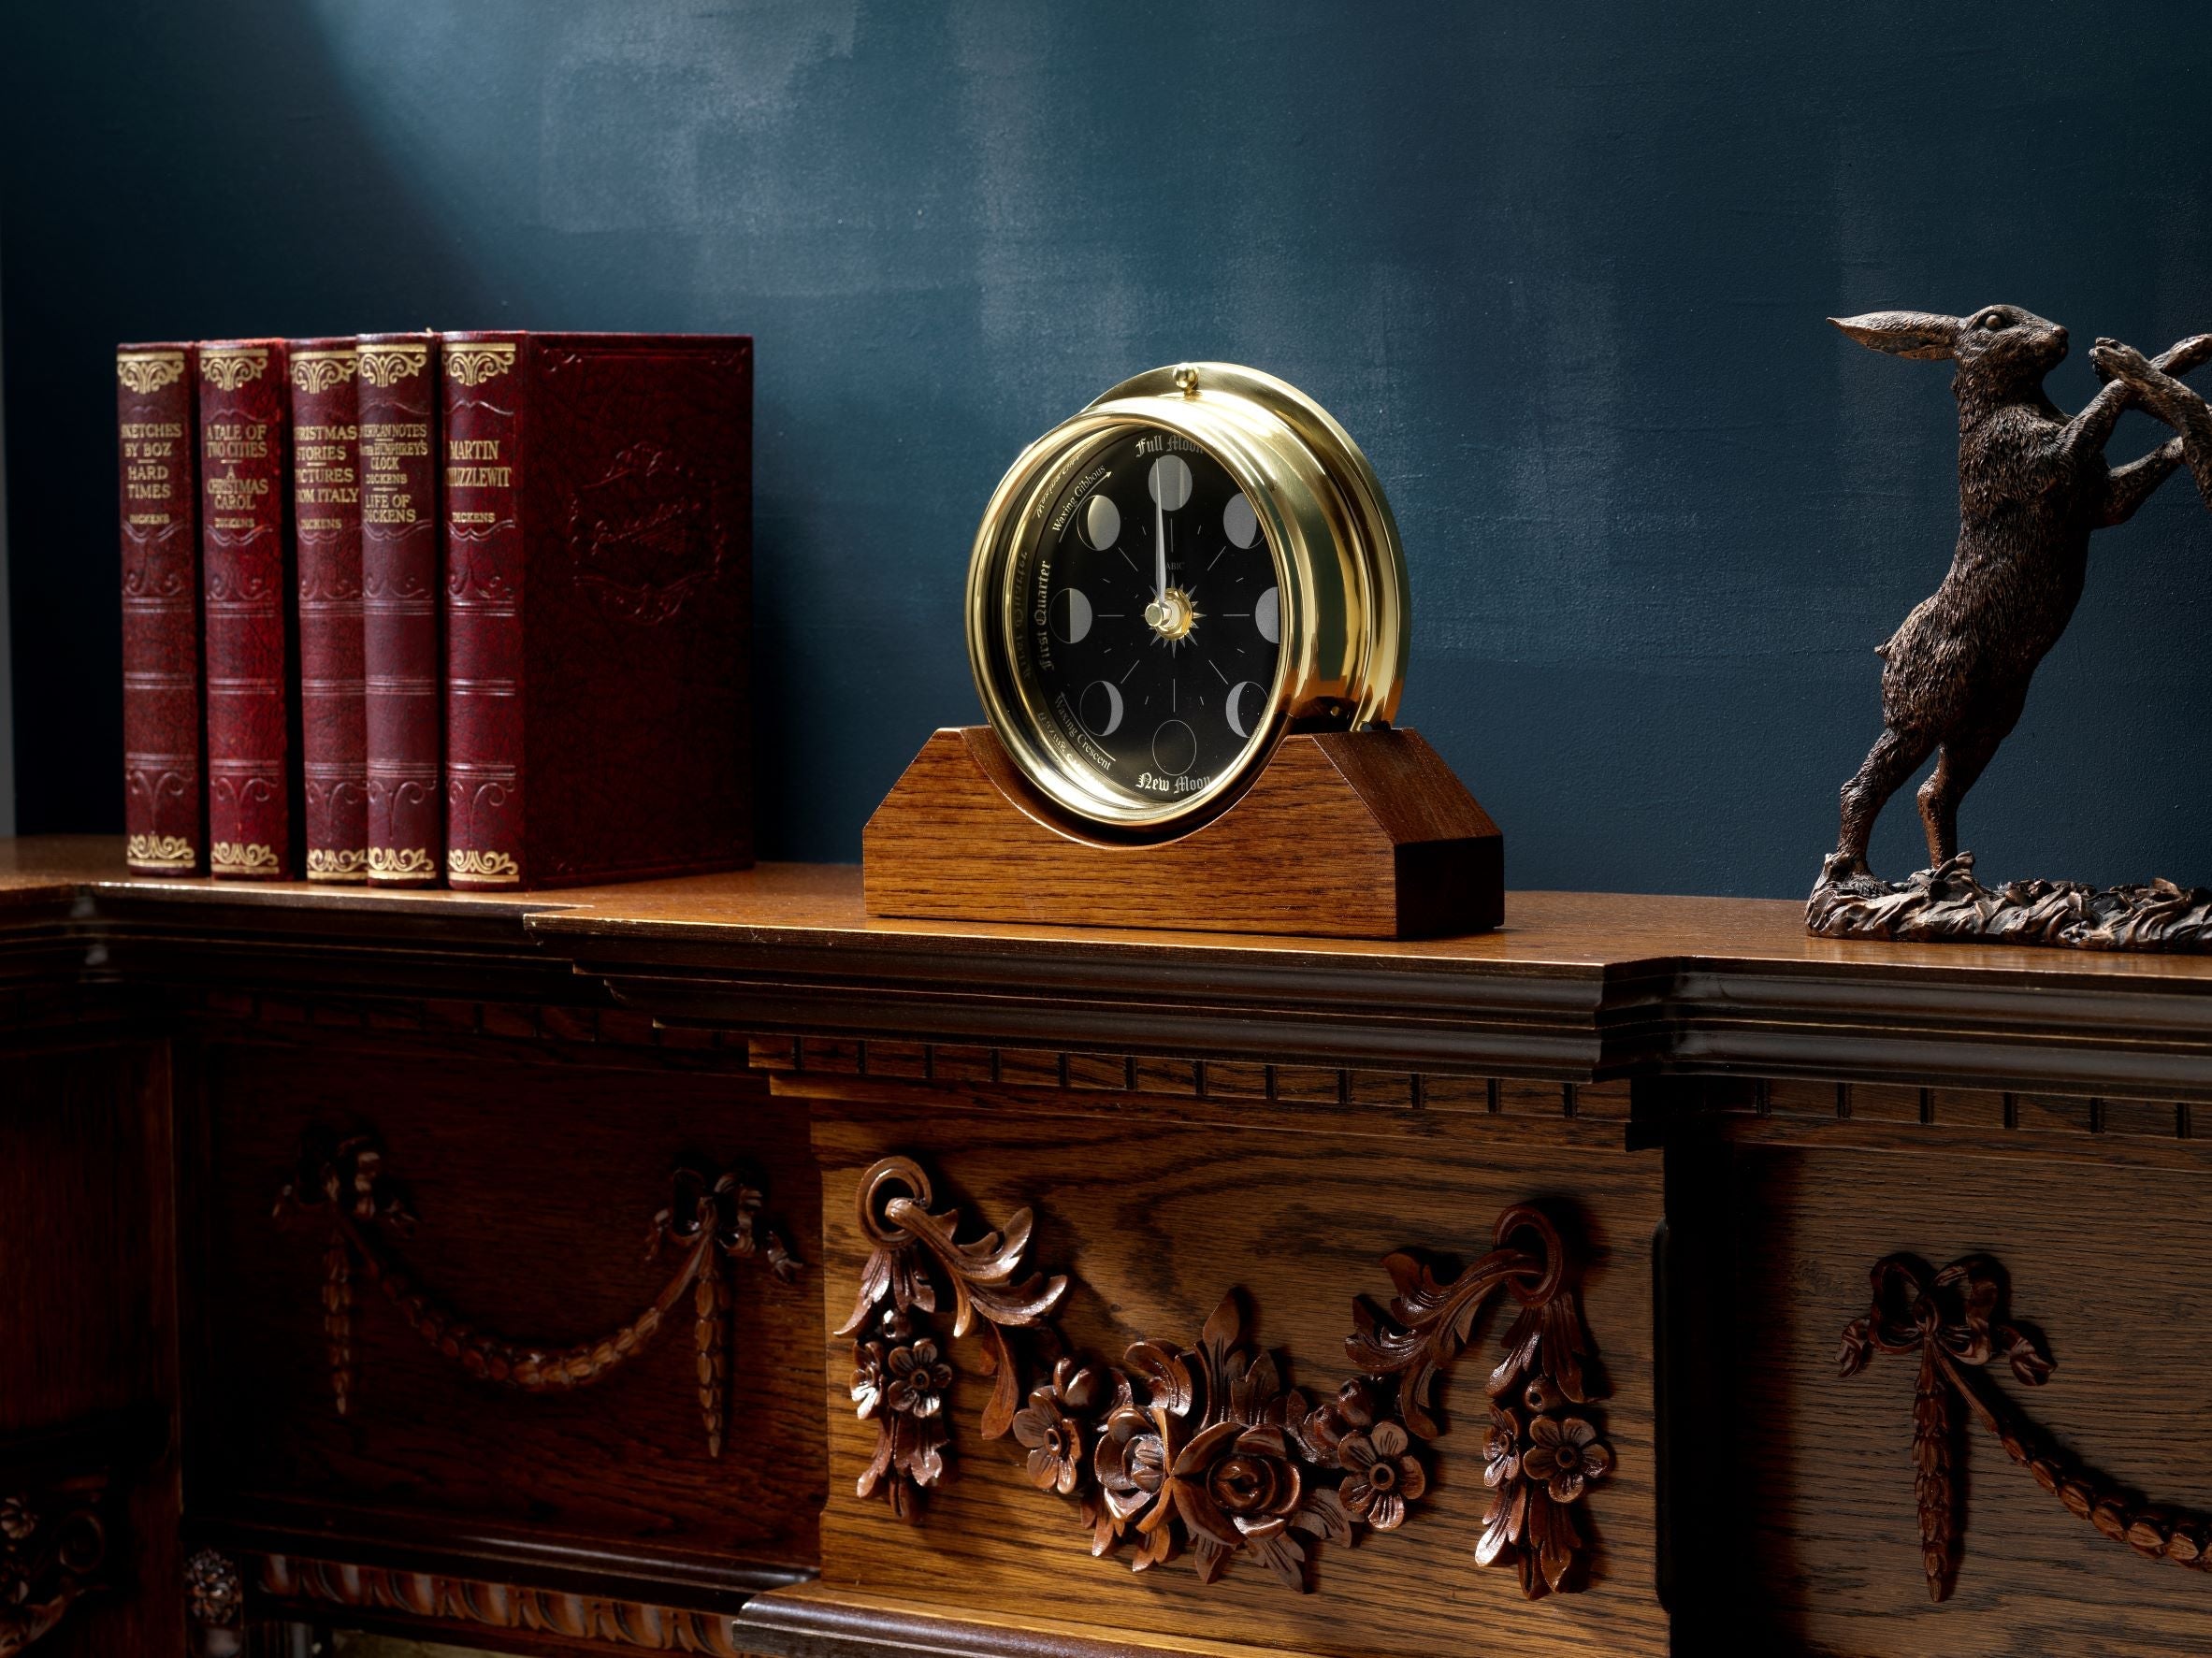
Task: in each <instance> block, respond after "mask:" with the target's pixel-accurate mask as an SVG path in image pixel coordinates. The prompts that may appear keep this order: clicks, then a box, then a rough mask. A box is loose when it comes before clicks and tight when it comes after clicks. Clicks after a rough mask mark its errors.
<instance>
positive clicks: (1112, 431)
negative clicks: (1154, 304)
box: [967, 363, 1410, 840]
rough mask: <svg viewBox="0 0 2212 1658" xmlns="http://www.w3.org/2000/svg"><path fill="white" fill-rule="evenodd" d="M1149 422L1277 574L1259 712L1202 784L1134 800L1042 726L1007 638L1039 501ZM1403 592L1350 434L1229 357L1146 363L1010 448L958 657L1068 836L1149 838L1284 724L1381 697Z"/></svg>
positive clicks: (1210, 796)
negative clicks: (1175, 446) (1236, 514)
mask: <svg viewBox="0 0 2212 1658" xmlns="http://www.w3.org/2000/svg"><path fill="white" fill-rule="evenodd" d="M1147 429H1149V430H1152V431H1158V432H1164V433H1166V434H1168V435H1170V436H1172V437H1176V438H1180V439H1183V440H1186V441H1188V442H1190V443H1193V444H1195V445H1196V446H1197V447H1198V448H1199V449H1201V450H1203V451H1204V452H1205V453H1206V454H1207V455H1209V456H1211V457H1212V458H1213V459H1214V460H1215V461H1217V462H1219V463H1220V465H1221V466H1222V469H1224V470H1225V471H1226V472H1227V473H1228V474H1229V476H1230V478H1231V479H1232V480H1233V481H1234V482H1235V483H1236V486H1237V488H1238V489H1240V490H1241V491H1242V492H1243V494H1244V497H1245V498H1246V500H1247V501H1249V502H1250V503H1251V508H1252V512H1253V515H1254V517H1255V518H1256V519H1257V521H1258V524H1259V526H1260V528H1261V530H1262V532H1263V533H1264V534H1265V538H1266V542H1267V547H1268V550H1269V553H1270V555H1272V557H1273V559H1274V562H1275V569H1276V577H1277V584H1278V587H1279V594H1280V598H1279V605H1280V611H1279V636H1280V637H1279V655H1278V657H1277V663H1276V670H1275V675H1274V683H1273V685H1272V686H1271V687H1270V689H1269V692H1268V697H1267V701H1266V704H1265V712H1264V716H1263V717H1257V718H1254V719H1253V721H1252V722H1251V737H1250V738H1249V739H1248V740H1247V742H1245V744H1244V746H1243V748H1242V749H1241V750H1240V751H1239V752H1238V753H1237V755H1236V759H1235V760H1234V762H1233V763H1231V764H1230V765H1228V766H1225V767H1223V768H1222V770H1221V771H1220V772H1219V773H1218V774H1217V775H1216V776H1215V777H1214V779H1213V781H1212V782H1211V784H1210V785H1209V786H1207V787H1205V788H1203V789H1201V790H1196V791H1193V793H1191V794H1189V795H1185V796H1182V797H1179V798H1178V799H1175V800H1152V799H1148V798H1146V797H1144V796H1141V795H1139V794H1137V793H1136V792H1135V790H1133V789H1127V788H1122V787H1120V786H1116V785H1114V784H1113V783H1111V782H1109V781H1108V780H1107V779H1106V778H1105V777H1102V776H1100V775H1099V774H1098V773H1097V771H1095V769H1094V768H1092V766H1090V765H1089V764H1088V763H1086V762H1085V761H1084V760H1082V759H1081V758H1080V757H1077V755H1076V754H1075V753H1074V752H1073V750H1072V749H1071V747H1070V745H1069V744H1068V742H1066V740H1065V739H1064V737H1063V735H1062V734H1061V733H1060V732H1059V731H1058V730H1057V729H1056V728H1055V726H1054V724H1053V721H1052V717H1051V715H1050V714H1049V713H1048V710H1047V709H1046V708H1045V707H1044V705H1043V702H1042V699H1041V697H1040V695H1039V692H1038V688H1037V686H1036V685H1034V683H1033V682H1032V681H1031V680H1030V679H1028V678H1027V677H1025V676H1024V675H1023V673H1022V672H1021V671H1020V667H1019V661H1020V652H1019V649H1018V648H1017V644H1016V642H1017V641H1018V640H1019V638H1020V637H1021V630H1022V629H1023V627H1027V626H1029V625H1030V615H1029V613H1030V611H1031V608H1032V603H1033V600H1032V596H1030V595H1029V594H1027V593H1025V592H1022V591H1020V590H1019V584H1018V583H1017V581H1016V580H1015V572H1016V570H1017V568H1018V566H1019V564H1020V563H1021V560H1022V557H1023V555H1024V554H1025V552H1027V551H1028V550H1029V549H1030V548H1031V547H1033V546H1034V545H1035V544H1036V542H1037V541H1038V539H1039V538H1040V537H1042V536H1043V535H1045V534H1046V533H1047V521H1048V515H1049V514H1050V513H1051V512H1052V507H1053V503H1054V501H1055V500H1056V499H1057V498H1058V497H1059V496H1060V494H1061V493H1062V492H1063V490H1064V489H1066V488H1067V486H1068V485H1069V483H1070V481H1071V480H1074V479H1076V478H1077V477H1079V476H1080V475H1081V473H1082V470H1083V469H1084V468H1085V467H1087V466H1088V465H1089V464H1090V463H1091V461H1092V457H1094V456H1096V455H1097V454H1100V453H1101V452H1102V451H1104V450H1105V449H1106V448H1107V447H1109V446H1111V445H1112V444H1114V443H1115V442H1117V441H1119V440H1122V439H1124V438H1126V437H1128V436H1129V435H1130V434H1131V433H1132V431H1133V430H1135V431H1142V430H1147ZM1409 610H1410V594H1409V590H1408V586H1407V581H1406V565H1405V555H1404V553H1403V551H1402V549H1401V548H1400V545H1399V542H1398V533H1397V525H1396V523H1395V521H1394V520H1393V519H1392V517H1391V512H1390V505H1389V503H1388V501H1387V500H1385V498H1384V497H1383V494H1382V488H1381V484H1380V483H1378V482H1377V481H1376V478H1375V472H1374V469H1373V468H1372V467H1370V466H1369V465H1368V464H1367V458H1366V455H1364V454H1361V453H1360V449H1359V445H1358V444H1356V443H1354V442H1353V441H1352V438H1351V435H1350V434H1349V433H1347V432H1346V431H1345V430H1344V428H1343V427H1342V426H1340V425H1337V422H1336V421H1335V420H1333V419H1331V418H1330V416H1329V414H1328V412H1327V411H1325V410H1323V408H1322V407H1321V406H1320V405H1319V404H1318V403H1316V402H1314V401H1313V400H1312V399H1311V398H1310V397H1308V396H1306V395H1305V394H1304V393H1302V392H1300V391H1298V390H1297V389H1296V388H1295V387H1294V386H1291V385H1288V384H1286V383H1285V382H1282V381H1279V380H1277V379H1275V378H1274V377H1273V376H1272V375H1267V374H1262V373H1260V372H1258V371H1257V370H1255V369H1251V368H1239V367H1237V366H1236V365H1235V364H1230V363H1192V364H1183V365H1180V366H1177V367H1169V368H1155V369H1152V370H1150V371H1149V372H1148V373H1144V374H1140V375H1137V376H1136V377H1135V378H1134V379H1131V380H1126V381H1123V382H1121V383H1120V385H1117V386H1115V387H1114V388H1113V389H1112V390H1110V391H1108V392H1107V393H1106V395H1105V396H1101V397H1099V398H1098V399H1097V400H1096V401H1094V402H1092V404H1090V405H1089V406H1088V407H1087V408H1085V409H1083V410H1082V411H1080V412H1079V413H1077V414H1076V415H1074V416H1072V417H1070V418H1069V419H1067V420H1065V421H1063V422H1062V423H1061V424H1060V425H1057V426H1055V427H1053V428H1052V429H1051V430H1050V431H1048V432H1047V433H1046V434H1045V435H1044V436H1043V437H1041V438H1039V439H1038V440H1036V441H1035V442H1034V443H1032V444H1031V445H1030V446H1029V447H1028V448H1027V449H1025V450H1023V451H1022V453H1021V454H1020V455H1019V458H1017V459H1016V461H1015V462H1014V464H1013V466H1012V467H1011V468H1010V469H1008V470H1007V472H1006V475H1005V478H1003V479H1002V480H1000V483H999V486H998V488H997V489H996V490H995V491H993V492H992V495H991V497H990V505H989V507H988V508H986V509H985V512H984V514H983V523H982V526H981V527H980V528H979V529H978V530H977V532H976V545H975V551H974V554H973V555H972V556H971V558H970V560H969V565H968V597H967V635H968V662H969V666H970V667H971V668H972V669H973V670H974V672H975V676H976V691H977V694H978V695H979V696H980V697H981V698H982V700H983V708H984V712H985V714H986V715H987V716H988V717H989V718H990V723H991V726H992V727H993V728H994V729H995V730H996V731H997V733H998V736H999V740H1000V741H1001V742H1002V743H1004V744H1005V749H1006V752H1007V753H1008V755H1009V756H1010V757H1012V758H1013V760H1014V762H1015V764H1016V765H1017V766H1019V768H1020V770H1021V771H1022V773H1023V774H1024V775H1025V776H1026V777H1027V778H1028V779H1029V780H1030V782H1031V783H1033V784H1034V785H1035V786H1036V787H1037V789H1038V790H1039V791H1041V792H1042V793H1043V794H1044V795H1045V797H1046V798H1047V799H1048V800H1049V801H1050V802H1051V804H1052V805H1053V806H1054V807H1056V808H1058V809H1059V811H1060V812H1061V813H1063V814H1064V815H1066V817H1067V818H1069V819H1071V820H1072V822H1071V823H1069V824H1068V825H1066V826H1065V827H1069V828H1071V829H1074V830H1075V831H1076V832H1078V833H1086V834H1090V835H1092V836H1094V837H1097V838H1101V839H1106V840H1160V839H1166V838H1170V837H1172V836H1175V835H1178V834H1183V833H1187V832H1189V831H1190V830H1192V829H1196V828H1197V827H1199V825H1201V824H1203V823H1204V822H1206V821H1207V819H1209V818H1211V817H1212V816H1214V815H1218V814H1219V813H1220V812H1221V811H1222V810H1223V809H1225V808H1226V807H1227V806H1228V805H1229V804H1230V803H1231V802H1232V801H1234V800H1236V797H1237V795H1239V794H1241V793H1242V792H1243V790H1244V789H1245V787H1246V786H1249V785H1250V784H1251V780H1252V779H1253V778H1254V777H1256V776H1257V775H1258V774H1259V772H1260V771H1261V769H1262V768H1263V767H1265V764H1266V762H1267V758H1268V757H1269V756H1270V755H1271V754H1272V753H1273V752H1274V750H1275V746H1276V744H1277V743H1278V742H1279V741H1280V740H1281V738H1282V736H1283V733H1284V732H1285V731H1287V730H1289V729H1290V728H1291V727H1292V726H1293V724H1294V723H1295V724H1297V725H1299V726H1301V727H1337V728H1358V727H1360V726H1364V725H1367V724H1370V723H1375V722H1385V723H1386V722H1388V721H1389V720H1390V719H1392V718H1393V717H1394V716H1395V714H1396V712H1397V702H1398V689H1399V685H1400V682H1401V681H1402V679H1403V678H1404V674H1405V668H1406V654H1407V645H1408V627H1407V622H1408V613H1409Z"/></svg>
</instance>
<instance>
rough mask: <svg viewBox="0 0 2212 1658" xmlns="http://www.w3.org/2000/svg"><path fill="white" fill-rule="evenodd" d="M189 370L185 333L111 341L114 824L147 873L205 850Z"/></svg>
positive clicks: (195, 858)
mask: <svg viewBox="0 0 2212 1658" xmlns="http://www.w3.org/2000/svg"><path fill="white" fill-rule="evenodd" d="M195 379H196V375H195V368H194V364H193V348H192V347H191V346H189V345H158V346H123V347H120V348H118V349H117V351H116V353H115V380H116V394H115V410H116V434H117V467H118V478H117V484H118V488H119V490H120V492H121V499H120V503H119V504H120V507H121V520H122V527H123V829H124V831H125V833H126V835H127V836H128V840H127V843H126V851H125V858H126V859H127V861H128V863H129V865H130V867H131V868H132V869H133V870H135V871H137V872H138V873H140V874H147V875H189V874H193V873H195V872H197V871H198V870H199V869H200V868H201V867H202V860H203V858H205V856H206V850H207V835H206V828H207V812H208V796H207V786H206V782H205V779H204V776H203V774H202V772H201V770H200V735H201V734H200V565H199V536H198V533H197V526H198V517H199V514H198V510H197V509H198V499H197V491H196V490H195V488H194V483H193V480H194V477H195V468H194V465H193V461H194V458H195V451H196V449H197V448H198V441H199V432H198V426H197V422H196V417H195V414H194V411H193V393H194V390H195Z"/></svg>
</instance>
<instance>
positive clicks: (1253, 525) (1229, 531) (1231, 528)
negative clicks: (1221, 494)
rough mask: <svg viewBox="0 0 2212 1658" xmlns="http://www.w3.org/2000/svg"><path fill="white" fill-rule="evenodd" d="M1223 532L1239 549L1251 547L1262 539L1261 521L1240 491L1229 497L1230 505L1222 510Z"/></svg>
mask: <svg viewBox="0 0 2212 1658" xmlns="http://www.w3.org/2000/svg"><path fill="white" fill-rule="evenodd" d="M1222 533H1223V534H1225V535H1226V536H1227V537H1228V538H1229V540H1230V541H1234V542H1235V543H1236V545H1237V546H1239V547H1249V546H1251V544H1252V543H1253V542H1254V541H1258V540H1259V539H1260V520H1259V517H1258V515H1257V514H1256V513H1254V512H1252V504H1251V502H1250V501H1248V500H1246V499H1245V498H1244V491H1242V490H1241V489H1240V490H1238V491H1237V492H1236V494H1235V495H1233V496H1231V497H1229V504H1228V505H1227V506H1225V507H1223V508H1222Z"/></svg>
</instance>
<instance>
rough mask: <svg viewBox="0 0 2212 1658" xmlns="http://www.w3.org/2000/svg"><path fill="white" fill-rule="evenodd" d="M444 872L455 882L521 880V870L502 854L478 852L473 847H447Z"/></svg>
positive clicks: (511, 859)
mask: <svg viewBox="0 0 2212 1658" xmlns="http://www.w3.org/2000/svg"><path fill="white" fill-rule="evenodd" d="M445 872H446V873H447V874H448V875H449V876H451V877H452V878H453V879H454V880H455V881H499V882H502V883H504V882H510V881H520V880H521V879H522V870H521V869H520V867H519V866H517V865H516V863H515V861H514V859H513V858H510V857H509V856H508V855H507V854H506V853H504V852H479V851H477V850H476V848H475V847H473V846H449V847H447V848H446V852H445Z"/></svg>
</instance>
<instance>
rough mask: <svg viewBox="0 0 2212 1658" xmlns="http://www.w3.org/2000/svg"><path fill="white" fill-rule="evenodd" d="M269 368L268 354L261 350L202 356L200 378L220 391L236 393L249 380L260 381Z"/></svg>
mask: <svg viewBox="0 0 2212 1658" xmlns="http://www.w3.org/2000/svg"><path fill="white" fill-rule="evenodd" d="M267 367H268V353H267V352H266V351H262V350H259V349H256V350H253V351H245V352H203V353H201V354H200V378H201V379H202V380H204V381H206V382H208V383H209V384H210V385H212V386H214V387H216V388H217V389H218V390H220V391H225V392H235V391H237V390H238V389H239V387H240V386H242V385H244V384H245V383H246V382H248V381H249V380H259V379H260V378H261V375H262V371H263V370H264V369H266V368H267Z"/></svg>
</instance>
